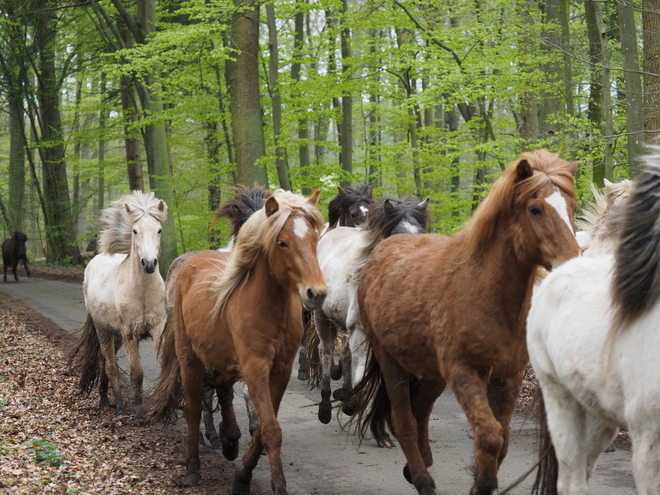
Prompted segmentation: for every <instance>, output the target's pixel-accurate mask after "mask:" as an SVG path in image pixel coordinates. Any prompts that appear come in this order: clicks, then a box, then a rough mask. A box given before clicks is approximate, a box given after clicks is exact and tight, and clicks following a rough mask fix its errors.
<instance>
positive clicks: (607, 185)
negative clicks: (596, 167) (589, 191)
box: [603, 179, 612, 187]
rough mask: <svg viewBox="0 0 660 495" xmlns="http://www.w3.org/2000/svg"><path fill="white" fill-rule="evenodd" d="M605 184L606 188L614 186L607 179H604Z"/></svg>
mask: <svg viewBox="0 0 660 495" xmlns="http://www.w3.org/2000/svg"><path fill="white" fill-rule="evenodd" d="M603 184H605V187H610V186H611V185H612V183H611V182H610V181H609V180H607V179H603Z"/></svg>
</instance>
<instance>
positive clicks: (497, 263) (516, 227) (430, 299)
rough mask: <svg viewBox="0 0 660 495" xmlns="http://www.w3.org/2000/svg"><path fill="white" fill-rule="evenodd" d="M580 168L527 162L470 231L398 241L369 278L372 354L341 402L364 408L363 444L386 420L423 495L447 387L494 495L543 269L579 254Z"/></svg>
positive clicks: (542, 158)
mask: <svg viewBox="0 0 660 495" xmlns="http://www.w3.org/2000/svg"><path fill="white" fill-rule="evenodd" d="M576 168H577V163H576V162H572V163H568V162H566V161H564V160H561V159H560V158H559V157H558V155H556V154H552V153H549V152H547V151H544V150H536V151H534V152H531V153H523V154H522V155H521V156H520V157H519V159H518V160H517V161H516V162H514V163H513V164H511V165H510V166H509V167H508V168H507V169H506V170H505V171H504V174H503V176H502V178H500V179H499V180H498V181H497V183H496V184H495V185H494V187H493V190H492V192H491V193H490V194H489V196H488V197H487V198H486V199H485V200H484V201H483V203H482V204H481V205H480V206H479V208H478V209H477V210H476V211H475V213H474V215H473V217H472V219H471V220H470V221H469V222H468V224H467V225H466V227H465V228H464V229H463V230H462V231H461V232H459V233H457V234H456V235H454V236H453V237H450V238H449V237H444V236H439V235H406V234H401V235H395V236H392V237H390V238H388V239H386V240H384V241H383V242H382V243H380V244H379V245H378V246H377V247H376V249H374V251H373V253H372V254H371V257H370V258H369V260H368V261H367V263H366V265H365V266H364V268H363V269H362V273H361V276H360V283H359V288H358V301H359V305H360V317H361V319H362V323H363V324H364V330H365V332H366V335H367V339H368V342H369V344H370V345H371V352H372V355H371V356H370V359H369V365H368V369H367V372H366V376H365V378H364V380H363V381H362V382H361V383H360V385H359V386H358V387H357V389H356V390H355V392H354V393H352V394H349V396H347V397H346V398H345V399H344V400H345V401H350V400H352V399H354V398H359V399H360V404H362V406H361V407H362V409H361V410H360V411H359V415H358V420H359V421H360V426H359V427H360V432H361V433H362V434H363V435H364V434H366V432H367V431H368V429H369V426H370V424H372V423H374V422H376V423H377V422H378V421H383V418H384V417H385V419H386V420H387V421H388V422H390V427H391V428H392V427H393V428H392V431H394V432H395V434H396V437H397V439H398V440H399V442H400V444H401V448H402V450H403V452H404V454H405V456H406V460H407V464H406V466H405V468H404V470H403V471H404V476H405V477H406V479H407V480H408V481H409V482H410V483H413V484H414V485H415V488H417V490H418V492H419V493H420V494H424V495H430V494H435V484H434V481H433V479H432V478H431V476H430V474H429V472H428V470H427V468H428V467H429V466H430V465H431V464H432V462H433V457H432V453H431V449H430V446H429V439H428V422H429V416H430V414H431V410H432V408H433V404H434V403H435V401H436V399H437V398H438V397H439V396H440V394H441V393H442V392H443V390H444V388H445V386H446V385H449V387H450V388H451V389H452V390H453V392H454V394H455V395H456V398H457V399H458V402H459V403H460V405H461V407H462V408H463V411H464V412H465V414H466V415H467V418H468V420H469V421H470V424H471V425H472V434H473V437H474V447H475V452H476V480H475V484H474V486H473V488H472V490H471V491H470V493H471V495H490V494H491V493H492V492H493V491H494V490H496V489H497V472H498V470H499V467H500V465H501V464H502V461H503V460H504V457H505V456H506V453H507V448H508V443H509V423H510V421H511V416H512V414H513V410H514V405H515V402H516V398H517V396H518V393H519V390H520V386H521V383H522V377H523V371H524V369H525V366H526V365H527V362H528V357H527V347H526V342H525V317H526V315H527V312H528V307H529V300H530V297H531V294H532V288H533V286H534V279H535V275H536V270H537V267H539V266H542V267H544V268H546V269H548V270H550V269H552V268H553V267H555V266H558V265H560V264H561V263H563V262H564V261H566V260H568V259H570V258H572V257H574V256H578V255H579V254H580V248H579V246H578V244H577V242H576V240H575V228H574V224H573V220H572V217H573V213H574V211H575V208H576V202H575V188H574V184H573V176H574V174H575V171H576ZM374 358H375V359H374ZM360 393H362V395H361V396H360V395H359V394H360ZM365 397H366V398H365ZM369 398H373V399H374V400H375V402H374V405H373V406H372V408H371V409H370V410H367V409H366V408H367V405H368V404H370V400H368V399H369Z"/></svg>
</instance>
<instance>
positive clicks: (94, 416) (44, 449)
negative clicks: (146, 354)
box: [0, 293, 233, 495]
mask: <svg viewBox="0 0 660 495" xmlns="http://www.w3.org/2000/svg"><path fill="white" fill-rule="evenodd" d="M69 342H70V337H68V336H66V335H63V333H61V331H60V330H59V329H57V328H56V327H54V325H53V324H52V323H51V322H50V321H49V320H46V319H44V318H41V317H39V316H38V315H36V314H34V313H32V312H31V310H30V309H29V308H27V307H26V306H24V305H23V304H22V303H20V302H18V301H15V300H13V299H11V298H9V296H6V295H5V294H3V293H0V493H5V494H11V495H14V494H24V493H71V494H93V493H103V494H137V493H140V494H144V493H148V494H165V493H167V494H171V493H186V494H190V495H192V494H200V493H205V494H209V493H210V494H220V493H227V487H228V486H230V483H231V476H232V474H233V466H232V464H231V463H229V462H227V461H225V460H224V458H222V457H221V456H220V455H219V453H218V452H217V451H212V450H211V449H210V448H202V476H203V480H202V485H201V486H200V487H198V488H195V489H190V488H185V487H183V486H182V479H183V474H184V471H185V468H184V466H183V462H184V460H185V457H184V456H185V451H186V446H185V440H184V435H185V430H184V429H183V428H181V426H176V425H175V426H154V425H149V426H141V427H137V426H133V425H132V423H131V422H130V420H127V421H123V420H115V419H114V417H113V415H112V412H111V411H108V410H106V411H99V409H98V396H97V394H92V395H91V396H90V397H89V398H85V397H81V396H80V395H78V394H77V392H76V383H77V377H76V376H75V375H74V374H72V373H71V371H70V370H69V369H67V365H66V362H67V359H66V357H67V356H66V350H67V346H68V344H69Z"/></svg>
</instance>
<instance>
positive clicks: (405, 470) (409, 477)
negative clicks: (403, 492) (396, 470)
mask: <svg viewBox="0 0 660 495" xmlns="http://www.w3.org/2000/svg"><path fill="white" fill-rule="evenodd" d="M403 477H404V478H405V479H406V481H407V482H408V483H410V484H411V485H412V474H410V468H409V467H408V464H407V463H406V465H405V466H403Z"/></svg>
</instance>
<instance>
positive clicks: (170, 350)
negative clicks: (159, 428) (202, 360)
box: [147, 318, 184, 422]
mask: <svg viewBox="0 0 660 495" xmlns="http://www.w3.org/2000/svg"><path fill="white" fill-rule="evenodd" d="M175 344H176V341H175V332H174V323H173V319H172V318H168V319H167V322H166V323H165V328H164V329H163V334H162V337H161V341H160V348H159V350H158V355H159V357H160V375H159V376H158V383H156V387H155V388H154V391H153V393H152V394H151V395H150V396H149V399H148V400H147V410H149V417H150V418H151V419H152V420H155V421H164V422H168V421H173V420H175V419H176V411H177V409H180V407H181V404H183V398H184V397H183V396H184V394H183V387H182V386H181V368H180V367H179V359H178V358H177V356H176V349H175Z"/></svg>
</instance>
